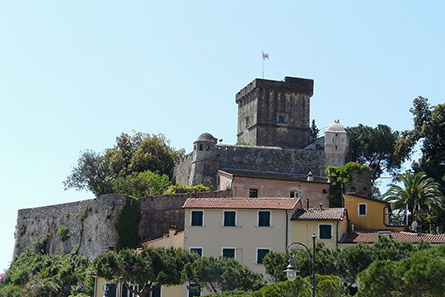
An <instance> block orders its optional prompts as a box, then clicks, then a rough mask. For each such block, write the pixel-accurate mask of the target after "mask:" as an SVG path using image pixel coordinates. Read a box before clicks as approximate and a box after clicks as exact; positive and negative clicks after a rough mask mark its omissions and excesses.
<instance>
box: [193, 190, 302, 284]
mask: <svg viewBox="0 0 445 297" xmlns="http://www.w3.org/2000/svg"><path fill="white" fill-rule="evenodd" d="M299 201H300V200H299V199H295V198H250V199H249V198H198V199H196V198H191V199H188V200H187V201H186V202H185V204H184V209H185V224H184V232H185V238H184V248H185V249H186V250H191V251H197V252H199V253H200V254H201V255H202V256H205V257H221V256H222V257H228V258H234V259H235V260H237V261H238V262H240V263H241V264H244V265H246V266H248V267H249V268H250V269H252V270H253V271H255V272H258V273H262V274H263V275H265V276H266V274H265V271H264V265H263V262H262V259H263V257H264V256H265V255H266V254H267V253H268V252H269V251H278V252H284V251H285V249H286V243H287V242H288V240H289V234H288V232H289V222H290V220H289V219H290V217H291V215H292V214H293V212H294V211H295V209H296V208H297V205H298V203H299Z"/></svg>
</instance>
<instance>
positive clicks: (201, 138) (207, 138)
mask: <svg viewBox="0 0 445 297" xmlns="http://www.w3.org/2000/svg"><path fill="white" fill-rule="evenodd" d="M198 141H203V142H214V143H216V141H217V139H216V138H215V137H213V135H212V134H210V133H202V134H201V135H199V137H198V139H196V141H195V142H198Z"/></svg>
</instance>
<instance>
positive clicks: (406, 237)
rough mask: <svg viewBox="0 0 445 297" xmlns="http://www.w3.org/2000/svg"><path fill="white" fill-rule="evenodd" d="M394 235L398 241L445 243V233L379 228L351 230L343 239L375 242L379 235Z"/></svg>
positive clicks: (352, 241) (346, 240)
mask: <svg viewBox="0 0 445 297" xmlns="http://www.w3.org/2000/svg"><path fill="white" fill-rule="evenodd" d="M379 235H383V236H392V238H394V239H395V240H397V241H406V242H412V243H419V242H420V241H422V240H423V241H425V242H429V243H445V234H428V233H419V234H418V233H412V232H404V231H391V230H385V231H377V230H367V231H355V232H349V234H348V235H347V236H346V238H345V239H344V240H343V241H342V242H344V243H359V242H362V243H374V242H376V241H377V239H378V236H379Z"/></svg>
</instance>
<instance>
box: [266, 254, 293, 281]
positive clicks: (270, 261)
mask: <svg viewBox="0 0 445 297" xmlns="http://www.w3.org/2000/svg"><path fill="white" fill-rule="evenodd" d="M288 259H289V258H288V256H287V255H286V254H285V253H280V252H274V251H271V252H269V253H267V255H266V256H265V257H264V258H263V264H264V269H265V271H266V273H267V274H269V275H270V276H271V277H272V280H273V281H274V282H281V281H285V280H286V273H284V272H283V271H284V270H285V269H286V267H287V264H288Z"/></svg>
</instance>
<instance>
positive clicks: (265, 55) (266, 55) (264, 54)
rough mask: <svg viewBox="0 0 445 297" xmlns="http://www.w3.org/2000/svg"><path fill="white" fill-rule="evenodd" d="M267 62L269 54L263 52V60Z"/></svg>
mask: <svg viewBox="0 0 445 297" xmlns="http://www.w3.org/2000/svg"><path fill="white" fill-rule="evenodd" d="M266 59H267V60H269V54H267V53H265V52H263V60H266Z"/></svg>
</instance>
